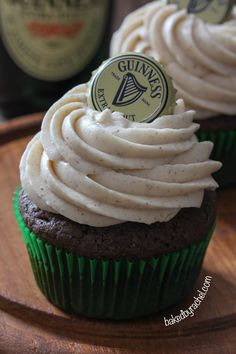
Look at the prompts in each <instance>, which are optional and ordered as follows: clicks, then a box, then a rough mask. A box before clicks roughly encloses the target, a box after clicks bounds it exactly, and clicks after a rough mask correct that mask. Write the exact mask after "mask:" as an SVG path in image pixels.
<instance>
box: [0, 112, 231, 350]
mask: <svg viewBox="0 0 236 354" xmlns="http://www.w3.org/2000/svg"><path fill="white" fill-rule="evenodd" d="M41 117H42V115H41V114H38V115H34V116H30V117H23V118H20V119H18V120H13V121H11V122H10V123H4V124H1V125H0V353H1V354H2V353H4V354H5V353H14V354H17V353H24V354H27V353H57V354H58V353H104V354H107V353H126V354H127V353H131V352H132V353H173V352H175V353H181V354H182V353H235V352H236V301H235V300H236V205H235V200H236V187H234V188H229V189H225V190H221V191H219V192H218V206H219V208H218V209H219V221H218V226H217V231H216V232H215V235H214V238H213V240H212V242H211V244H210V247H209V249H208V252H207V256H206V258H205V262H204V266H203V270H202V273H201V275H200V277H199V279H198V282H197V284H196V286H195V289H194V291H193V292H192V294H191V295H190V296H189V297H188V299H187V300H186V301H184V302H182V303H180V304H179V305H177V306H175V307H172V308H171V309H168V310H166V311H163V312H162V313H160V314H158V315H155V316H152V317H147V318H143V319H139V320H135V321H126V322H112V321H95V320H88V319H86V318H83V317H80V316H72V315H68V314H66V313H63V312H62V311H60V310H58V309H56V308H55V307H54V306H52V305H51V304H50V303H49V302H48V301H47V300H46V299H45V298H44V297H43V295H42V294H41V293H40V291H39V290H38V288H37V286H36V284H35V281H34V278H33V275H32V272H31V268H30V264H29V260H28V256H27V252H26V249H25V247H24V244H23V239H22V237H21V235H20V232H19V230H18V228H17V225H16V222H15V220H14V216H13V211H12V196H13V192H14V190H15V189H16V186H17V185H18V184H19V173H18V165H19V159H20V157H21V154H22V152H23V150H24V148H25V146H26V144H27V142H28V141H29V139H30V136H29V134H30V135H31V134H32V133H34V132H35V131H36V130H37V129H39V124H40V121H41ZM206 275H211V276H212V277H213V278H212V282H211V286H210V288H209V291H208V293H207V295H206V298H205V299H204V301H203V302H202V303H201V305H200V306H199V308H198V309H196V310H195V315H194V317H191V318H190V317H188V318H186V319H185V320H183V321H182V322H180V323H179V324H175V325H173V326H168V327H166V326H165V324H164V320H163V318H164V316H165V317H166V318H169V317H170V316H171V314H173V316H176V315H178V314H179V312H180V310H181V309H183V310H185V309H187V308H188V307H189V306H190V305H191V304H192V303H193V297H194V296H196V294H197V289H201V287H202V286H203V282H204V278H205V276H206Z"/></svg>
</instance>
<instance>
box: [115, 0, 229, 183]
mask: <svg viewBox="0 0 236 354" xmlns="http://www.w3.org/2000/svg"><path fill="white" fill-rule="evenodd" d="M212 4H213V2H212ZM222 4H223V3H222ZM226 5H227V4H226V3H225V5H224V4H223V6H226ZM209 6H211V5H209ZM212 6H213V5H212ZM214 6H215V13H216V12H217V11H216V9H217V6H220V5H219V4H218V5H217V4H215V5H214ZM219 11H222V10H219ZM235 11H236V7H235V6H234V8H233V10H232V13H231V15H230V16H229V17H228V19H226V20H225V22H223V23H220V24H211V23H207V22H204V21H203V20H202V19H201V18H198V17H197V16H194V15H193V14H187V12H186V9H182V10H178V9H177V6H176V5H166V4H164V3H163V2H161V1H154V2H152V3H149V4H147V5H145V6H143V7H141V8H139V9H138V10H136V11H134V12H132V13H131V14H129V15H128V16H127V17H126V18H125V19H124V21H123V23H122V24H121V26H120V28H119V29H118V30H117V32H115V33H114V35H113V38H112V42H111V51H110V53H111V56H113V55H116V54H118V53H123V52H132V51H134V52H142V53H144V54H147V55H150V56H152V57H154V58H155V59H157V60H159V61H160V62H161V63H162V64H163V65H165V68H166V71H167V72H168V73H169V75H170V76H171V77H172V79H173V83H174V86H175V88H176V89H177V91H178V93H177V95H178V97H180V98H183V99H184V101H185V104H186V108H187V109H193V110H195V111H196V115H195V121H196V122H198V123H200V124H201V128H200V130H199V131H198V133H197V136H198V138H199V139H200V140H201V141H204V140H210V141H212V142H214V149H213V152H212V155H211V157H212V158H213V159H216V160H220V161H222V162H223V168H222V169H221V170H220V171H219V172H217V173H216V175H215V178H216V180H217V181H218V182H219V184H220V185H221V186H223V185H227V184H230V183H234V182H235V181H236V170H235V171H232V168H231V166H232V164H235V162H236V149H235V144H236V117H235V115H236V93H235V92H236V46H235V36H236V15H235V13H236V12H235ZM218 20H219V19H218Z"/></svg>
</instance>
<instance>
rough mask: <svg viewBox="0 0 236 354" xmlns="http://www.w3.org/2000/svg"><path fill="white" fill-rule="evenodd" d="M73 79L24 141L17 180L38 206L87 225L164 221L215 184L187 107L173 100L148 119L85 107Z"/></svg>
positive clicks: (206, 147) (83, 91)
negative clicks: (171, 109) (172, 105)
mask: <svg viewBox="0 0 236 354" xmlns="http://www.w3.org/2000/svg"><path fill="white" fill-rule="evenodd" d="M87 90H88V89H87V86H86V85H79V86H77V87H75V88H74V89H72V90H71V91H70V92H68V93H67V94H66V95H65V96H64V97H62V98H61V99H60V100H59V101H58V102H56V103H55V104H54V105H53V106H52V107H51V108H50V109H49V111H48V112H47V114H46V115H45V118H44V120H43V124H42V129H41V132H40V133H39V134H37V135H36V136H35V137H34V138H33V139H32V141H31V142H30V143H29V144H28V146H27V148H26V150H25V152H24V154H23V157H22V160H21V163H20V173H21V183H22V187H23V189H24V190H25V192H26V193H27V194H28V196H29V197H30V199H31V200H32V201H33V202H34V203H35V204H36V205H37V206H38V207H40V208H41V209H43V210H46V211H50V212H53V213H58V214H61V215H63V216H65V217H67V218H69V219H71V220H73V221H76V222H78V223H81V224H87V225H90V226H99V227H102V226H108V225H112V224H118V223H122V222H125V221H133V222H140V223H146V224H151V223H154V222H156V221H161V222H163V221H168V220H170V219H171V218H173V217H174V216H175V215H176V214H177V213H178V212H179V210H180V209H181V208H185V207H200V206H201V203H202V200H203V195H204V190H205V189H215V188H216V187H217V183H216V182H215V181H214V179H213V178H212V177H211V173H213V172H215V171H216V170H218V169H219V168H220V166H221V164H220V163H219V162H215V161H211V160H209V155H210V153H211V150H212V147H213V144H212V143H210V142H202V143H199V142H198V141H197V138H196V137H195V135H194V132H195V131H196V130H197V129H198V127H199V126H198V124H195V123H193V122H192V120H193V116H194V112H193V111H186V110H185V107H184V103H183V101H182V100H178V101H177V103H176V107H175V109H174V112H173V114H171V115H167V116H160V117H159V118H157V119H156V120H154V121H153V122H151V123H137V122H132V121H129V120H127V119H125V118H124V117H123V116H122V114H121V113H118V112H113V113H112V112H111V111H110V110H108V109H106V110H104V111H103V112H98V111H96V110H93V109H91V108H88V106H87Z"/></svg>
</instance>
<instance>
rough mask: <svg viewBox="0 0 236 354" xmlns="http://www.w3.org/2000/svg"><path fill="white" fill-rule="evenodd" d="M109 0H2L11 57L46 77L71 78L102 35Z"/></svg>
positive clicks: (3, 27)
mask: <svg viewBox="0 0 236 354" xmlns="http://www.w3.org/2000/svg"><path fill="white" fill-rule="evenodd" d="M107 9H108V0H50V1H49V0H31V1H29V0H1V1H0V23H1V36H2V40H3V43H4V45H5V47H6V50H7V52H8V53H9V55H10V57H11V58H12V60H13V61H14V62H15V63H16V64H17V65H18V66H19V67H20V68H21V69H22V70H23V71H25V72H26V73H28V74H29V75H31V76H33V77H35V78H37V79H41V80H46V81H58V80H64V79H67V78H69V77H71V76H73V75H75V74H76V73H78V72H80V71H81V70H82V69H83V68H84V67H85V66H86V65H87V64H88V62H89V61H90V60H91V59H92V57H93V56H94V54H95V53H96V50H97V49H98V46H99V44H100V42H101V40H102V35H103V31H104V27H105V23H106V17H107Z"/></svg>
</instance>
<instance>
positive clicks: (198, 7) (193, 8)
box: [166, 0, 234, 24]
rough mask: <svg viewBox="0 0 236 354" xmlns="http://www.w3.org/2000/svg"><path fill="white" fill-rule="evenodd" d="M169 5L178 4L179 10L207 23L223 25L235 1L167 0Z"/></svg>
mask: <svg viewBox="0 0 236 354" xmlns="http://www.w3.org/2000/svg"><path fill="white" fill-rule="evenodd" d="M166 1H167V3H168V4H177V5H178V8H179V9H184V8H186V9H187V12H188V13H190V14H194V15H195V16H197V17H199V18H201V19H202V20H203V21H205V22H209V23H215V24H217V23H222V22H224V21H226V20H227V18H228V17H229V15H230V13H231V11H232V8H233V5H234V0H166Z"/></svg>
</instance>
